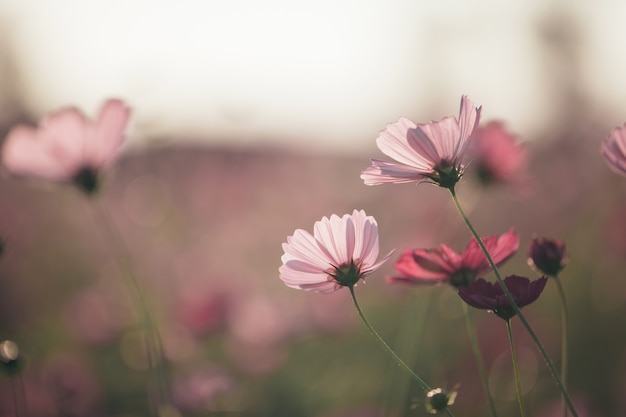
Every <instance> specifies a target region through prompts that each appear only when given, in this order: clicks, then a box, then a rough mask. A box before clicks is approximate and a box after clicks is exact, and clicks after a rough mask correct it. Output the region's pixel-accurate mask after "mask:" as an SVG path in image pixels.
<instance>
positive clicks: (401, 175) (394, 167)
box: [361, 159, 432, 185]
mask: <svg viewBox="0 0 626 417" xmlns="http://www.w3.org/2000/svg"><path fill="white" fill-rule="evenodd" d="M371 161H372V165H371V166H369V167H367V168H365V169H364V170H363V171H362V172H361V179H362V180H363V182H364V183H365V185H379V184H385V183H396V184H400V183H406V182H413V181H420V180H423V179H426V178H427V177H426V174H428V173H430V172H431V171H432V170H421V169H417V168H413V167H410V166H407V165H402V164H398V163H395V162H387V161H381V160H379V159H372V160H371Z"/></svg>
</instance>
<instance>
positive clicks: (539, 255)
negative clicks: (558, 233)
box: [528, 237, 568, 276]
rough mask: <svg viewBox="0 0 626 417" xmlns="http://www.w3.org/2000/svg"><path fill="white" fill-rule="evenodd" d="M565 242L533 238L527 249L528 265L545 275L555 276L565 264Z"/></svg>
mask: <svg viewBox="0 0 626 417" xmlns="http://www.w3.org/2000/svg"><path fill="white" fill-rule="evenodd" d="M567 261H568V259H567V249H566V248H565V242H562V241H560V240H555V239H548V238H537V237H535V238H533V241H532V243H531V244H530V248H529V249H528V265H530V266H531V267H532V268H535V269H536V270H538V271H539V272H541V273H542V274H545V275H550V276H556V275H557V274H558V273H559V272H561V271H562V270H563V268H565V265H566V264H567Z"/></svg>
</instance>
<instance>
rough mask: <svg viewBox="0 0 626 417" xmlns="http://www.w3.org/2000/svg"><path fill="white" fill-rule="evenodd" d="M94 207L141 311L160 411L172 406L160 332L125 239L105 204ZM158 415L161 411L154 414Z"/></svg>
mask: <svg viewBox="0 0 626 417" xmlns="http://www.w3.org/2000/svg"><path fill="white" fill-rule="evenodd" d="M94 201H95V202H94V208H95V211H96V213H97V214H98V216H99V219H100V224H101V225H102V226H103V227H104V229H105V230H106V233H107V235H108V238H109V240H110V242H111V245H112V247H114V248H116V249H117V254H116V255H117V259H118V263H119V265H120V268H121V270H122V273H123V274H124V276H125V277H126V280H125V283H126V285H127V287H128V290H129V293H130V294H131V297H132V298H133V299H134V300H135V303H134V304H135V307H138V308H139V311H140V314H141V323H142V327H143V328H144V330H145V332H146V335H145V343H146V355H147V361H148V368H149V369H150V370H151V371H152V372H153V374H154V380H155V384H156V387H157V392H158V393H159V394H158V397H157V398H158V400H157V407H156V408H157V410H158V409H159V408H160V407H161V406H164V405H165V404H167V403H169V401H168V400H167V398H168V394H167V392H168V390H167V382H166V380H165V377H164V376H163V374H162V369H161V362H162V356H163V354H162V352H163V348H162V346H161V338H160V336H159V332H158V329H157V327H156V325H155V322H154V319H153V318H152V315H151V314H150V308H149V307H148V303H147V302H146V299H145V298H144V296H143V292H142V290H141V286H140V285H139V282H138V281H137V278H136V277H135V274H134V272H133V268H132V266H131V262H130V260H129V258H128V253H130V252H129V250H128V247H127V246H126V243H125V241H124V239H122V236H121V234H120V232H119V230H118V229H117V227H116V226H115V224H114V223H113V221H112V220H111V216H109V213H108V210H107V208H106V206H105V204H104V203H103V202H101V201H100V200H96V199H94ZM155 413H157V414H158V411H155Z"/></svg>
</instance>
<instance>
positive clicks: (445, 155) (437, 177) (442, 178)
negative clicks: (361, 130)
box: [361, 96, 481, 188]
mask: <svg viewBox="0 0 626 417" xmlns="http://www.w3.org/2000/svg"><path fill="white" fill-rule="evenodd" d="M480 110H481V109H480V108H475V107H474V102H472V100H470V99H469V98H468V97H467V96H462V97H461V110H460V114H459V119H458V120H457V119H455V118H454V117H445V118H443V119H441V120H440V121H438V122H435V121H431V122H430V123H427V124H416V123H414V122H412V121H411V120H409V119H407V118H404V117H403V118H400V120H398V121H397V122H396V123H392V124H389V125H387V128H386V129H385V130H383V131H382V132H381V133H380V135H379V136H378V139H376V144H377V145H378V148H379V149H380V150H381V151H382V152H383V153H384V154H385V155H387V156H388V157H390V158H392V159H394V160H395V161H396V162H388V161H381V160H379V159H372V160H371V162H372V165H371V166H370V167H369V168H367V169H365V170H364V171H363V172H362V173H361V179H362V180H363V181H364V182H365V184H366V185H378V184H383V183H389V182H390V183H405V182H412V181H423V180H427V181H432V182H433V183H435V184H437V185H440V186H441V187H446V188H450V187H453V186H454V184H456V182H457V181H458V180H459V179H460V178H461V175H462V174H463V166H462V165H461V163H462V159H463V156H464V155H465V152H466V149H467V143H468V139H469V138H470V136H471V134H472V131H473V130H474V126H476V125H478V122H479V120H480Z"/></svg>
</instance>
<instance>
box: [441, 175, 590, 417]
mask: <svg viewBox="0 0 626 417" xmlns="http://www.w3.org/2000/svg"><path fill="white" fill-rule="evenodd" d="M448 190H449V191H450V195H451V196H452V200H453V202H454V205H455V206H456V208H457V210H458V212H459V214H460V215H461V217H462V218H463V221H464V222H465V225H466V226H467V228H468V229H469V231H470V232H471V233H472V235H473V236H474V237H475V238H476V240H477V241H478V244H479V245H480V248H481V249H482V250H483V252H484V254H485V256H486V257H487V261H488V262H489V264H490V265H491V268H492V269H493V272H494V274H495V276H496V279H497V280H498V283H499V284H500V287H501V288H502V291H503V292H504V295H505V296H506V298H507V300H508V301H509V303H510V304H511V307H512V308H513V311H514V312H515V314H516V315H517V316H518V317H519V319H520V321H521V322H522V325H523V326H524V328H526V330H527V331H528V334H529V335H530V337H531V338H532V339H533V342H534V343H535V345H536V346H537V348H538V349H539V351H540V352H541V355H542V356H543V358H544V360H545V362H546V364H547V366H548V369H549V370H550V373H551V374H552V377H553V378H554V379H555V381H556V383H557V384H558V386H559V388H560V389H561V392H562V394H563V397H564V398H565V401H566V402H567V405H568V407H569V409H570V410H571V412H572V415H573V416H574V417H578V413H577V412H576V409H575V408H574V404H573V403H572V400H571V398H570V396H569V393H568V391H567V389H566V388H565V385H563V381H562V380H561V378H560V377H559V373H558V372H557V370H556V367H555V366H554V362H553V361H552V359H550V356H548V353H547V352H546V349H545V348H544V346H543V344H542V343H541V341H540V340H539V338H538V337H537V335H536V333H535V332H534V331H533V329H532V328H531V327H530V324H529V323H528V321H527V320H526V318H525V317H524V315H523V314H522V312H521V310H520V308H519V306H518V305H517V303H516V302H515V299H514V298H513V296H512V295H511V292H510V291H509V289H508V288H507V287H506V285H505V284H504V280H503V279H502V275H501V274H500V271H499V270H498V267H497V266H496V264H495V263H494V261H493V259H492V257H491V255H490V254H489V251H488V250H487V248H486V247H485V245H484V243H483V242H482V240H481V239H480V235H479V234H478V232H477V231H476V229H475V228H474V226H473V225H472V223H471V221H470V220H469V218H468V217H467V215H466V214H465V212H464V211H463V208H462V207H461V204H460V203H459V200H458V198H457V196H456V193H455V191H454V187H450V188H448Z"/></svg>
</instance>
